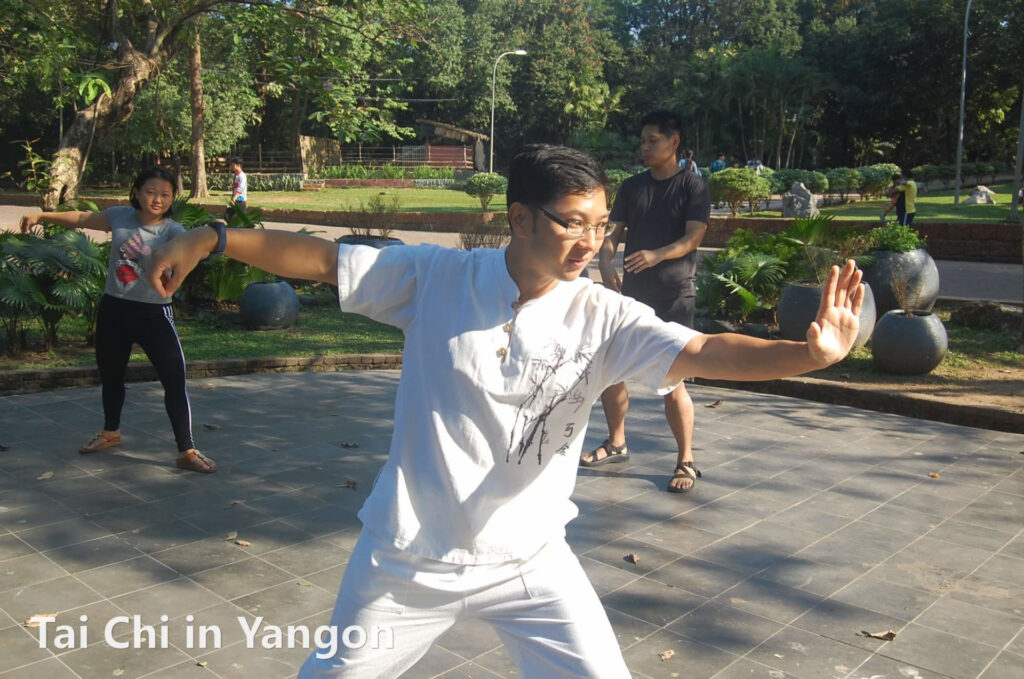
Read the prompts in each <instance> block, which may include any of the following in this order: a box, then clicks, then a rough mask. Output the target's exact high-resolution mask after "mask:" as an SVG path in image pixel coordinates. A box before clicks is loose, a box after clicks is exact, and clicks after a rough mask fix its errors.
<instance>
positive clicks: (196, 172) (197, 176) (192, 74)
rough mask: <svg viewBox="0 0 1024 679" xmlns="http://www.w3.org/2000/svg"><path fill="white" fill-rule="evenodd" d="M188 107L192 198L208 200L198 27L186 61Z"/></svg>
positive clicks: (201, 65)
mask: <svg viewBox="0 0 1024 679" xmlns="http://www.w3.org/2000/svg"><path fill="white" fill-rule="evenodd" d="M188 91H189V106H190V108H191V109H192V192H191V193H189V196H190V197H192V198H208V197H209V195H210V190H209V189H208V188H207V187H206V149H205V147H204V146H203V133H204V131H205V129H206V104H205V102H204V101H203V55H202V47H201V44H200V39H199V26H198V25H196V26H195V27H194V28H193V30H192V51H191V53H190V54H189V60H188Z"/></svg>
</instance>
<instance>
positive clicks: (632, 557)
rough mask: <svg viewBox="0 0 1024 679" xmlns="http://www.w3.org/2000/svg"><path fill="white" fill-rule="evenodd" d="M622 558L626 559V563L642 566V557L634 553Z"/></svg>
mask: <svg viewBox="0 0 1024 679" xmlns="http://www.w3.org/2000/svg"><path fill="white" fill-rule="evenodd" d="M622 558H623V559H625V560H626V561H628V562H629V563H635V564H637V565H640V557H639V556H638V555H636V554H634V553H633V552H630V553H629V554H627V555H626V556H624V557H622Z"/></svg>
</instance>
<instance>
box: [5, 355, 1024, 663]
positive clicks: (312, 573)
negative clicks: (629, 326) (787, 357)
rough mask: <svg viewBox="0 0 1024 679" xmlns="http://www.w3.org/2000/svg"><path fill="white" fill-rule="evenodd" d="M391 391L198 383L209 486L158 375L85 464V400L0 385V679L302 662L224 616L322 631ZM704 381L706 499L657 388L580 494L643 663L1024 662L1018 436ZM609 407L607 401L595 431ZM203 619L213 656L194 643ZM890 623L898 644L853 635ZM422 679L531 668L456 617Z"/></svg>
mask: <svg viewBox="0 0 1024 679" xmlns="http://www.w3.org/2000/svg"><path fill="white" fill-rule="evenodd" d="M396 383H397V373H394V372H372V373H330V374H324V373H320V374H290V375H251V376H244V377H231V378H219V379H210V380H198V381H193V382H191V383H190V390H191V396H192V405H193V412H194V416H195V418H196V419H195V429H196V436H197V438H198V442H199V445H200V447H201V448H202V449H203V450H204V451H206V452H208V453H209V454H210V455H211V457H213V458H215V459H216V460H217V462H218V463H219V465H220V471H219V472H218V473H217V474H214V475H212V476H202V475H199V474H194V473H187V472H180V471H178V470H176V469H174V467H173V455H172V451H173V448H174V446H173V441H172V439H171V436H170V428H169V426H168V424H167V420H166V416H165V415H164V413H163V408H162V398H161V395H162V394H161V390H160V387H159V385H157V384H154V383H143V384H132V385H129V392H128V395H129V396H128V399H129V400H128V403H127V405H126V412H125V417H124V426H123V433H124V443H123V444H122V446H121V447H120V448H119V449H117V451H116V452H109V451H108V452H104V453H98V454H96V455H93V456H89V457H83V456H80V455H78V453H77V452H76V450H77V448H78V446H79V445H80V444H81V443H82V442H83V441H84V440H85V439H86V438H88V436H89V435H91V434H92V433H94V432H95V431H96V430H97V428H98V426H99V425H100V424H101V417H100V414H99V410H100V401H99V390H98V388H90V389H78V390H71V391H60V392H50V393H40V394H32V395H24V396H10V397H5V398H0V443H2V444H4V445H6V446H9V450H7V451H5V452H0V676H2V677H33V678H35V677H45V678H46V679H62V678H64V677H85V678H93V677H104V678H105V677H123V678H125V679H129V678H131V677H143V676H146V677H167V678H169V679H177V678H178V677H202V676H215V677H225V678H228V677H231V678H233V677H244V678H245V679H262V678H264V677H266V678H268V679H277V678H284V677H289V676H292V675H293V674H294V672H295V670H296V668H297V667H298V665H299V664H300V663H301V661H302V660H303V658H304V657H305V656H306V654H307V651H306V650H305V649H302V648H287V646H288V643H287V641H288V640H287V637H286V636H285V637H284V638H283V639H282V642H281V643H280V644H277V645H280V646H285V648H269V649H267V648H263V647H262V645H261V644H260V643H259V641H260V640H262V639H266V638H267V637H266V636H265V632H266V630H267V629H268V628H267V627H263V628H261V632H260V633H259V634H258V635H257V636H256V639H257V644H256V647H255V648H252V649H248V648H246V638H245V635H244V632H243V629H242V627H241V625H240V624H239V622H238V620H237V618H239V617H241V618H242V619H243V620H244V621H245V622H246V624H248V625H250V626H251V625H254V624H255V623H256V621H257V620H258V619H259V617H260V616H262V618H263V624H264V626H268V625H277V626H280V627H282V628H285V627H286V626H288V625H296V626H303V625H304V626H309V627H311V628H312V627H315V626H316V625H320V624H325V623H326V622H327V621H328V615H327V614H328V611H329V610H330V608H331V606H332V604H333V600H334V595H335V593H336V591H337V586H338V583H339V581H340V579H341V574H342V572H343V571H344V568H345V562H346V558H347V555H348V554H349V550H350V549H351V548H352V546H353V544H354V541H355V539H356V536H357V534H358V531H359V525H358V522H357V520H356V518H355V512H356V510H357V509H358V507H359V506H360V504H361V503H362V501H363V500H364V498H365V497H366V494H367V492H368V490H369V488H370V486H371V484H372V482H373V479H374V476H375V474H376V471H377V469H378V468H379V467H380V465H381V463H382V462H383V460H384V457H385V454H386V451H387V445H388V439H389V435H390V429H391V426H392V421H391V413H392V399H393V397H394V390H395V386H396ZM692 393H693V395H694V400H695V402H696V403H697V433H696V451H697V460H698V466H699V467H701V469H702V470H703V471H704V473H705V478H704V479H703V480H702V481H701V482H700V483H699V484H698V490H697V491H696V492H695V493H693V494H690V495H669V494H668V493H665V492H664V491H663V490H662V486H663V484H664V483H665V481H666V479H667V473H668V472H669V471H670V470H671V468H672V464H673V461H674V454H673V453H672V452H671V446H672V438H671V435H670V433H669V432H668V430H667V427H666V425H665V423H664V421H663V415H662V408H661V399H659V398H655V397H651V396H642V395H641V396H640V397H634V400H633V407H632V410H631V411H630V419H629V422H630V425H631V427H632V429H631V432H632V433H631V438H630V441H629V443H630V448H631V451H632V453H633V455H632V458H633V459H632V461H631V463H630V464H629V465H621V466H614V465H613V466H612V467H611V468H610V469H609V471H607V472H603V471H597V470H594V471H591V470H587V471H585V472H584V473H583V474H581V476H580V478H579V481H578V484H577V489H576V494H575V499H576V501H577V503H578V504H579V506H580V510H581V516H580V517H579V518H578V519H577V520H576V521H574V522H573V523H572V524H570V526H569V540H570V542H571V543H572V545H573V547H574V548H575V550H576V552H577V553H578V554H581V555H582V556H581V560H582V562H583V565H584V567H585V568H586V570H587V572H588V573H589V575H590V577H591V579H592V581H593V583H594V585H595V587H596V588H597V590H598V593H599V594H600V595H601V597H602V599H603V601H604V604H605V606H606V608H607V609H608V614H609V616H610V618H611V621H612V624H613V625H614V627H615V629H616V632H617V634H618V638H619V642H620V644H621V645H622V647H623V649H624V651H625V655H626V659H627V661H628V663H629V666H630V668H631V669H632V671H633V674H634V677H637V678H638V679H644V678H654V679H660V678H662V677H685V678H687V679H702V678H706V677H715V678H716V679H740V678H747V677H767V678H771V679H785V678H787V677H801V678H805V679H822V678H830V677H838V678H845V677H853V678H857V679H860V678H874V679H879V678H883V677H884V678H887V679H888V678H891V679H904V678H908V677H920V678H929V677H957V678H973V677H984V678H985V679H1000V678H1006V679H1010V678H1012V679H1020V678H1021V677H1022V676H1024V531H1022V528H1024V520H1022V517H1024V513H1022V506H1024V455H1022V454H1021V451H1024V436H1021V435H1014V434H1004V433H999V432H992V431H984V430H979V429H969V428H964V427H954V426H950V425H944V424H940V423H935V422H926V421H920V420H914V419H910V418H904V417H899V416H894V415H884V414H879V413H875V412H866V411H860V410H855V409H852V408H846V407H839V406H829V405H822V404H817V403H812V402H806V401H799V400H794V399H787V398H782V397H772V396H764V395H760V394H749V393H744V392H738V391H730V390H718V389H711V388H705V387H694V388H692ZM717 400H721V401H722V403H721V404H719V405H718V406H717V407H715V408H709V407H705V406H708V405H710V404H712V403H714V402H715V401H717ZM602 419H603V418H602V417H601V412H600V409H596V410H595V412H594V414H593V416H592V424H591V427H592V434H591V436H590V439H591V441H590V442H591V443H596V442H597V441H598V440H599V439H600V438H601V432H602V430H603V425H602ZM204 425H210V427H207V426H204ZM153 432H156V433H155V434H154V433H153ZM351 443H358V447H351V446H343V445H342V444H351ZM932 474H937V475H938V478H933V477H932V476H931V475H932ZM350 481H354V482H355V483H356V487H355V488H354V489H353V488H348V487H346V485H351V484H350V483H349V482H350ZM231 533H236V534H237V535H236V539H237V540H238V541H242V542H247V543H249V544H248V545H247V546H242V545H239V544H236V542H235V541H227V540H225V537H227V536H228V535H229V534H231ZM627 554H635V555H637V557H638V563H631V562H628V561H627V560H626V559H625V558H624V557H625V556H626V555H627ZM43 613H57V614H58V615H57V618H56V621H55V623H53V624H56V625H66V626H67V627H66V628H65V630H64V632H63V634H62V636H60V637H57V636H51V638H50V639H49V640H48V641H49V645H48V647H47V648H40V647H39V642H38V634H39V630H38V629H29V628H26V627H25V625H24V622H25V621H26V620H27V619H29V618H30V617H31V616H33V615H36V614H43ZM134 615H139V616H140V623H142V624H150V625H152V626H154V631H156V632H160V631H162V630H166V635H167V644H166V646H167V647H166V648H155V649H149V648H140V649H136V648H132V646H134V645H135V644H134V643H133V638H132V634H131V627H130V625H129V624H120V623H116V624H115V625H114V626H113V627H112V628H111V636H112V637H113V639H112V641H113V642H114V643H115V644H118V645H123V644H127V645H128V648H124V649H120V648H115V647H113V646H111V645H108V644H107V643H105V642H104V627H105V626H106V625H107V624H108V622H109V621H111V620H114V619H115V618H116V617H117V616H134ZM161 615H166V616H167V621H166V622H163V623H162V622H161V619H160V616H161ZM83 616H86V620H85V622H82V621H81V620H82V617H83ZM187 616H192V618H188V617H187ZM190 620H191V622H192V624H189V621H190ZM200 625H203V626H205V627H206V628H207V631H208V633H209V634H208V639H207V641H208V648H205V649H202V648H198V645H199V642H198V638H199V635H198V634H195V635H194V636H193V639H192V641H191V643H190V641H189V639H188V636H187V635H188V630H189V629H191V630H193V632H197V631H198V630H199V626H200ZM82 628H84V630H85V635H86V637H85V643H84V644H83V643H82V636H83V633H82ZM888 630H893V631H895V632H896V633H897V636H896V638H895V639H894V640H892V641H883V640H879V639H874V638H870V637H865V636H861V635H860V634H861V632H862V631H867V632H886V631H888ZM48 631H49V633H50V634H51V635H52V634H53V632H54V631H55V630H54V629H53V627H52V625H51V626H50V627H48ZM215 631H218V632H220V639H219V640H218V639H216V638H214V637H213V636H212V635H213V632H215ZM72 632H73V633H74V634H72ZM57 638H60V639H61V645H62V646H64V647H66V648H59V647H57V646H56V645H55V644H56V640H57ZM157 641H158V642H159V634H158V635H157ZM269 644H270V645H271V646H272V647H273V646H275V643H274V640H273V638H272V637H271V638H270V639H269ZM69 646H75V648H70V647H69ZM666 651H673V652H674V655H672V656H671V657H670V658H668V659H667V660H662V657H661V654H664V653H665V652H666ZM199 664H202V665H203V666H202V667H200V666H199ZM408 676H410V677H415V678H424V677H445V678H446V679H456V678H458V679H466V678H469V677H472V678H473V679H488V678H490V679H493V678H494V677H515V676H518V673H517V672H516V670H515V668H514V667H513V666H512V664H511V663H510V661H509V658H508V656H507V655H506V653H505V652H504V650H503V649H502V647H501V644H500V642H499V640H498V638H497V636H496V635H495V634H494V633H493V632H492V631H491V630H490V628H488V627H486V626H481V625H478V624H474V623H472V622H467V623H460V624H459V625H457V626H456V627H454V628H453V629H452V630H451V631H450V632H449V633H447V634H446V635H445V636H444V637H442V638H441V639H440V641H439V643H438V644H437V645H436V646H435V647H434V648H433V650H431V651H430V652H429V653H428V654H427V655H426V656H425V657H424V658H423V660H422V661H421V662H420V663H419V664H418V665H417V666H416V668H415V669H414V670H412V671H411V672H410V673H409V675H408Z"/></svg>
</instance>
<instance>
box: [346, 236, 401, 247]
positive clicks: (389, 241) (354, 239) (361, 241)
mask: <svg viewBox="0 0 1024 679" xmlns="http://www.w3.org/2000/svg"><path fill="white" fill-rule="evenodd" d="M338 242H339V243H345V244H346V245H369V246H370V247H371V248H386V247H387V246H389V245H402V241H401V240H400V239H398V238H381V237H380V236H355V235H352V234H349V235H348V236H342V237H341V238H339V239H338Z"/></svg>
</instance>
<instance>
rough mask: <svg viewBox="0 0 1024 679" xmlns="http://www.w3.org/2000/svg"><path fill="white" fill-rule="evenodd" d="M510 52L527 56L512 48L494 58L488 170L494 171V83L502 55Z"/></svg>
mask: <svg viewBox="0 0 1024 679" xmlns="http://www.w3.org/2000/svg"><path fill="white" fill-rule="evenodd" d="M509 54H514V55H516V56H517V57H523V56H526V50H512V51H511V52H502V53H501V54H499V55H498V58H497V59H495V60H494V72H493V73H492V74H491V156H490V164H489V166H488V170H487V171H488V172H494V83H495V80H497V78H498V62H499V61H501V58H502V57H506V56H508V55H509Z"/></svg>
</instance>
